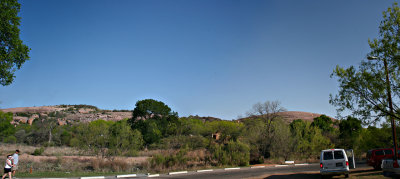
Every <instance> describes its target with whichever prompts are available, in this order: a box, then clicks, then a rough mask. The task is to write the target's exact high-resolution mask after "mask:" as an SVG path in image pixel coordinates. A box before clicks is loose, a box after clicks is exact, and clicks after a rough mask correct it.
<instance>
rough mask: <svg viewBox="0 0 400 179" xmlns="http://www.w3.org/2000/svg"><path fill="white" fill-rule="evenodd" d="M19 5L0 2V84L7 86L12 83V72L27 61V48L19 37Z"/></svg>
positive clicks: (6, 0)
mask: <svg viewBox="0 0 400 179" xmlns="http://www.w3.org/2000/svg"><path fill="white" fill-rule="evenodd" d="M20 9H21V5H20V4H19V3H18V1H17V0H1V1H0V64H1V65H0V84H1V85H3V86H6V85H9V84H11V83H12V82H13V81H14V78H15V76H14V72H15V71H16V70H17V69H20V68H21V66H22V64H24V63H25V61H26V60H29V51H30V49H29V48H28V46H26V45H24V44H23V43H22V40H21V39H20V37H19V33H20V30H19V26H20V22H21V17H18V12H19V11H20Z"/></svg>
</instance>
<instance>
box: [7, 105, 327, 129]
mask: <svg viewBox="0 0 400 179" xmlns="http://www.w3.org/2000/svg"><path fill="white" fill-rule="evenodd" d="M0 110H2V111H3V112H11V113H13V114H14V120H13V122H12V123H13V124H15V125H18V124H20V123H28V124H32V122H33V121H34V120H36V119H44V118H48V117H51V118H52V119H55V120H57V123H58V124H59V125H65V124H72V123H74V122H90V121H94V120H98V119H103V120H107V121H108V120H112V121H119V120H122V119H126V118H131V117H132V111H129V110H119V111H118V110H101V109H98V108H97V107H95V106H91V105H57V106H40V107H20V108H8V109H0ZM278 115H279V116H281V117H282V118H283V119H284V120H286V121H287V122H291V121H293V120H296V119H303V120H307V121H313V119H314V118H316V117H319V116H321V114H317V113H309V112H301V111H286V112H280V113H278ZM189 118H197V119H201V120H203V121H214V120H221V119H219V118H214V117H200V116H189ZM243 119H246V118H242V119H238V120H239V121H241V120H243ZM332 119H333V120H335V119H334V118H332Z"/></svg>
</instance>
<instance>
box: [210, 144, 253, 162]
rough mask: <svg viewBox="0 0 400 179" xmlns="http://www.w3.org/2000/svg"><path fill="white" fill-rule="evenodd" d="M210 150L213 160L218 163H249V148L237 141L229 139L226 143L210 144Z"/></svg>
mask: <svg viewBox="0 0 400 179" xmlns="http://www.w3.org/2000/svg"><path fill="white" fill-rule="evenodd" d="M211 152H212V153H213V157H214V160H216V161H217V162H218V163H217V164H218V165H231V166H234V165H235V166H236V165H239V166H247V165H249V161H250V148H249V146H247V145H246V144H244V143H241V142H239V141H237V142H234V141H230V142H228V144H226V145H220V144H215V145H212V146H211Z"/></svg>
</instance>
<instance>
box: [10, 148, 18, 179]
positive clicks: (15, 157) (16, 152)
mask: <svg viewBox="0 0 400 179" xmlns="http://www.w3.org/2000/svg"><path fill="white" fill-rule="evenodd" d="M18 157H19V150H15V153H14V154H13V155H12V158H13V161H12V162H13V164H14V166H13V167H12V168H11V171H12V175H13V176H15V172H16V171H17V170H18Z"/></svg>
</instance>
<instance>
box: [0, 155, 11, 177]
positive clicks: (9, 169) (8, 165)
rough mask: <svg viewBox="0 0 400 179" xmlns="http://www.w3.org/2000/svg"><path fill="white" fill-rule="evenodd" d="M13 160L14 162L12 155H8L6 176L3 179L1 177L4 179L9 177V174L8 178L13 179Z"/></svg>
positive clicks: (5, 168)
mask: <svg viewBox="0 0 400 179" xmlns="http://www.w3.org/2000/svg"><path fill="white" fill-rule="evenodd" d="M11 160H12V157H11V155H7V159H6V165H5V166H4V175H3V177H1V179H4V178H5V177H6V176H7V174H8V178H9V179H12V176H11V168H12V167H13V164H12V162H11Z"/></svg>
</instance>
